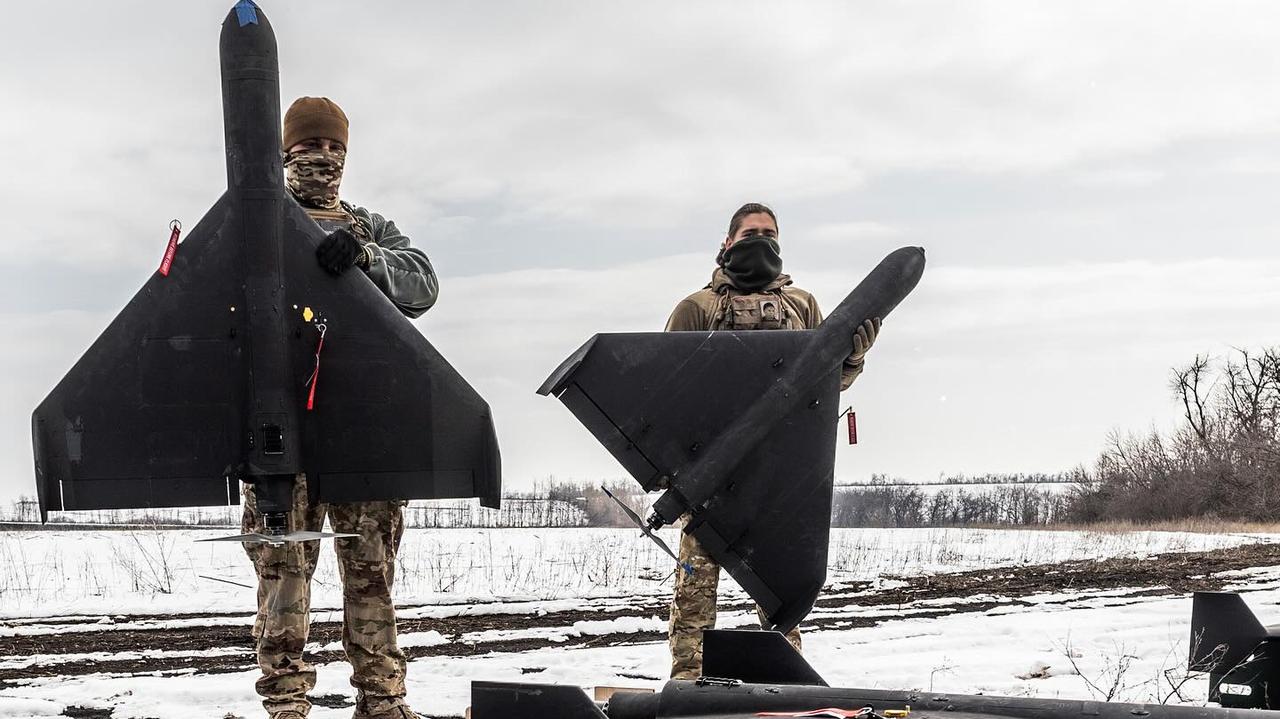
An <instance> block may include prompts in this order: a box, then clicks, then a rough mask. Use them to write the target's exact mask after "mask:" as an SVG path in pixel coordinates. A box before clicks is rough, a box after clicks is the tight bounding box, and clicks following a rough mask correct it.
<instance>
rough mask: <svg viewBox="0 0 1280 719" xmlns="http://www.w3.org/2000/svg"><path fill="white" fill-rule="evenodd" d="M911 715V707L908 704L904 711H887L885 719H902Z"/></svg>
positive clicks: (885, 711)
mask: <svg viewBox="0 0 1280 719" xmlns="http://www.w3.org/2000/svg"><path fill="white" fill-rule="evenodd" d="M910 714H911V705H910V704H908V705H907V706H906V708H904V709H885V710H884V716H885V719H901V718H902V717H905V716H908V715H910Z"/></svg>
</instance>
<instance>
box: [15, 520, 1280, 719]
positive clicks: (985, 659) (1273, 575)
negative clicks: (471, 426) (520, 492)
mask: <svg viewBox="0 0 1280 719" xmlns="http://www.w3.org/2000/svg"><path fill="white" fill-rule="evenodd" d="M168 534H171V535H172V536H171V537H158V538H152V537H150V536H148V535H147V534H142V535H138V536H136V537H129V536H128V535H127V534H123V533H115V532H85V533H56V534H55V533H14V534H8V535H0V600H3V604H2V605H0V606H2V607H3V609H2V610H0V611H2V612H3V614H4V616H6V617H7V619H5V620H3V621H0V635H6V636H12V635H15V634H19V633H21V634H28V635H30V634H52V633H56V632H60V631H67V629H66V627H67V626H68V625H67V624H66V622H67V621H68V620H69V619H70V618H71V617H82V618H83V617H87V618H91V619H92V621H94V622H97V621H100V620H103V619H104V618H105V621H103V623H101V624H90V625H84V624H76V625H75V626H74V629H75V630H76V631H85V630H86V629H88V628H92V629H94V630H98V631H104V632H111V631H114V630H118V629H125V628H154V627H170V628H173V627H182V626H199V625H209V624H227V625H234V624H244V625H248V624H249V623H250V622H252V611H253V591H252V590H250V589H242V588H239V587H235V586H233V585H227V584H222V583H218V582H208V581H204V580H200V579H199V578H198V575H199V574H209V575H215V574H216V575H217V576H220V577H223V578H229V579H233V580H235V581H243V582H245V583H252V572H251V570H250V568H249V566H248V560H247V558H245V557H244V556H243V554H239V551H240V550H239V548H238V547H230V548H228V547H227V546H226V545H222V544H217V543H215V544H192V543H191V539H193V538H195V537H202V536H210V535H213V534H216V533H213V532H200V531H190V532H186V531H183V532H173V533H168ZM1264 539H1265V540H1267V541H1274V540H1276V539H1278V538H1277V537H1264ZM1247 541H1256V539H1255V537H1252V536H1246V535H1193V534H1183V533H1167V532H1134V533H1125V534H1101V533H1091V532H1051V531H1033V530H1028V531H1016V530H1004V531H1001V530H957V529H948V530H837V531H835V532H833V540H832V551H831V564H832V568H833V571H832V574H831V580H832V591H833V593H839V592H843V593H845V594H851V593H853V591H852V589H851V588H850V587H849V586H848V583H849V582H852V581H855V580H870V579H875V578H876V577H877V575H878V574H880V573H883V574H886V575H894V576H911V575H915V574H924V573H933V572H945V571H959V570H964V569H971V568H976V567H983V566H1008V565H1017V564H1030V563H1043V562H1054V561H1062V560H1067V559H1080V558H1101V557H1110V556H1131V557H1142V556H1148V555H1150V554H1153V553H1158V552H1162V551H1170V550H1198V549H1209V548H1218V547H1229V546H1234V545H1237V544H1240V543H1242V542H1247ZM147 542H157V543H158V544H160V545H167V546H168V547H169V549H170V557H171V565H170V569H171V570H172V571H171V575H172V579H173V586H172V593H171V594H163V593H154V592H152V591H148V587H147V586H145V582H138V581H135V579H134V578H133V575H132V572H131V570H129V569H127V567H128V566H129V565H128V564H127V562H128V561H130V560H129V558H128V557H129V555H130V553H131V552H132V560H131V561H133V562H134V564H133V565H132V566H134V567H136V566H137V561H138V558H139V553H140V550H138V549H136V548H135V547H136V546H139V545H140V546H145V543H147ZM19 545H21V547H19ZM526 553H527V554H528V556H526ZM610 553H611V554H610ZM323 554H324V555H326V556H327V555H330V554H331V552H330V551H329V550H328V549H327V548H326V549H325V550H324V552H323ZM121 555H124V558H123V559H122V556H121ZM402 556H403V564H404V565H405V566H407V567H410V568H411V569H408V570H406V569H405V568H404V567H402V568H401V571H400V572H399V574H398V579H399V581H401V584H400V586H399V587H398V589H397V600H398V601H400V602H402V603H406V602H407V603H413V604H415V606H413V607H410V608H407V609H405V610H404V611H402V612H401V616H403V617H406V618H408V617H415V618H424V619H430V618H444V617H450V616H460V615H467V614H519V613H523V614H531V615H545V614H547V613H550V612H556V611H567V610H579V611H591V610H593V609H594V610H605V609H618V608H621V607H626V606H633V607H634V606H637V605H638V604H643V603H646V602H647V603H649V604H650V605H652V603H653V602H654V601H655V600H657V599H661V598H663V597H666V596H667V595H668V594H669V592H670V582H669V581H665V582H664V581H662V579H664V578H665V572H666V571H669V567H668V566H667V565H669V564H670V562H669V560H667V559H664V558H663V557H661V556H660V555H659V554H658V551H657V549H656V548H652V549H651V548H650V546H649V545H648V543H647V542H646V541H645V540H643V539H642V538H639V537H637V536H636V532H634V531H626V530H545V531H544V530H537V531H531V530H523V531H519V530H517V531H509V530H487V531H486V530H422V531H418V532H413V531H411V532H410V533H409V535H408V536H407V537H406V542H405V550H404V552H403V553H402ZM440 556H448V557H452V558H453V559H451V560H449V561H451V562H453V569H451V570H448V571H445V570H444V569H443V568H442V567H441V565H440V562H443V561H445V560H442V559H440ZM19 557H25V559H20V560H19V559H16V558H19ZM13 561H25V562H27V563H28V564H24V565H22V566H15V565H14V564H12V563H6V562H13ZM1014 571H1016V570H1014ZM1212 571H1213V568H1212V567H1206V568H1205V572H1206V573H1211V572H1212ZM539 572H541V579H539V574H538V573H539ZM1230 576H1231V579H1232V581H1233V582H1234V583H1235V584H1236V586H1237V588H1238V589H1240V590H1242V591H1245V592H1246V600H1247V601H1248V602H1249V604H1250V605H1251V606H1252V607H1254V609H1255V611H1256V612H1257V613H1258V614H1259V616H1260V617H1261V618H1262V620H1263V622H1264V623H1273V622H1274V621H1276V619H1277V617H1280V609H1277V608H1276V605H1277V604H1280V568H1264V569H1259V570H1257V571H1245V572H1233V573H1231V575H1230ZM442 577H449V581H448V582H444V583H447V584H451V585H452V587H453V588H452V590H451V591H448V592H442V591H439V587H440V586H441V584H442ZM317 579H319V580H320V582H318V583H317V585H316V603H315V604H316V606H317V608H318V609H317V612H316V614H315V619H316V620H317V621H325V620H329V621H338V620H339V619H340V618H341V612H340V611H337V607H338V599H339V596H338V594H337V582H336V574H335V568H334V567H333V564H332V560H331V559H328V560H326V563H325V564H323V565H322V569H321V570H320V571H318V573H317ZM722 579H723V583H722V588H723V591H724V592H725V594H727V595H731V596H737V597H742V596H744V595H742V593H741V591H740V590H738V589H737V588H736V587H735V586H734V585H733V583H732V581H731V580H729V579H728V578H727V577H723V578H722ZM540 583H541V584H540ZM895 583H896V582H895V580H892V579H889V580H885V581H881V582H879V584H880V585H881V586H885V587H888V586H893V585H894V584H895ZM841 587H843V589H841ZM152 589H153V588H152ZM1126 594H1127V593H1126V592H1125V591H1124V590H1117V589H1108V590H1082V591H1058V592H1044V593H1041V594H1038V595H1035V596H1031V597H1021V598H1020V602H1026V603H1028V604H1029V605H1030V606H1027V605H1025V604H1022V603H1016V604H1015V603H1009V602H1005V603H1003V604H1002V605H1001V606H998V607H996V608H995V609H992V610H989V611H985V612H973V611H961V608H962V607H963V606H964V605H966V604H968V605H972V604H973V603H975V602H979V601H992V600H1000V598H999V597H996V596H990V597H968V598H957V599H938V600H928V601H920V602H914V603H911V604H910V605H904V606H902V607H884V606H878V607H857V606H850V607H841V608H822V609H819V610H818V611H816V612H815V613H814V615H813V617H814V618H823V617H827V618H835V619H851V618H866V617H876V618H877V619H879V620H880V623H879V624H878V625H876V626H873V627H860V628H841V629H836V630H828V631H813V632H809V633H807V634H806V635H805V637H804V642H805V654H806V657H807V658H808V660H809V661H810V663H811V664H813V666H814V667H815V668H816V669H817V670H818V671H819V673H821V674H822V675H823V676H824V677H825V678H826V679H827V681H828V682H829V683H831V684H832V685H835V686H858V687H872V688H875V687H878V688H898V689H902V688H908V689H922V690H930V689H932V690H935V691H946V692H966V693H974V692H983V693H987V694H1006V695H1015V696H1021V695H1039V696H1061V697H1067V698H1101V697H1100V696H1098V693H1099V692H1100V691H1106V690H1107V689H1108V688H1109V687H1111V686H1112V685H1115V686H1117V687H1118V689H1117V698H1120V699H1126V700H1134V701H1160V700H1163V699H1164V698H1165V695H1166V694H1168V693H1169V684H1168V680H1167V678H1166V672H1169V673H1170V674H1169V675H1170V676H1175V677H1176V676H1178V674H1177V673H1178V672H1179V671H1180V668H1181V667H1182V666H1184V665H1185V658H1186V650H1187V646H1186V645H1187V640H1188V633H1189V620H1190V612H1191V608H1190V607H1191V603H1190V599H1189V598H1188V597H1185V596H1178V597H1133V596H1126ZM940 610H943V611H947V612H948V613H946V614H944V615H942V616H919V615H920V614H921V613H922V612H930V613H931V614H932V613H935V612H937V611H940ZM210 611H214V612H218V613H220V614H221V613H226V612H233V614H230V615H226V614H222V615H221V616H210V617H199V616H190V615H192V614H197V613H200V612H210ZM648 611H650V610H646V614H645V615H644V616H640V617H636V616H632V617H622V618H616V619H602V620H591V619H588V620H582V621H575V622H573V623H572V624H568V625H565V626H543V627H535V628H530V629H523V630H492V631H490V632H472V633H468V634H464V635H463V636H461V637H457V638H453V637H446V636H444V635H442V634H441V633H440V632H436V631H424V632H411V633H406V634H405V635H404V636H403V643H404V645H405V646H419V647H426V646H443V645H447V644H449V643H451V642H453V641H460V642H463V643H465V642H473V641H491V640H493V639H528V638H534V637H542V638H544V639H547V640H550V641H553V642H556V641H558V640H557V638H559V641H560V642H563V641H565V640H567V639H569V638H572V637H583V636H601V635H607V634H617V633H632V634H634V633H641V632H665V629H666V621H665V618H664V617H663V616H661V615H650V614H648V613H647V612H648ZM168 613H181V614H186V615H188V616H182V617H179V618H170V617H164V616H160V615H165V614H168ZM148 615H151V616H153V617H155V618H154V619H149V618H148ZM754 622H755V617H754V613H753V612H750V611H733V612H727V613H725V614H722V615H721V617H720V626H722V627H723V626H746V625H751V624H754ZM324 648H325V649H334V650H336V649H340V644H339V643H334V644H330V645H328V646H326V647H324ZM120 649H121V651H120V652H119V653H115V654H111V655H109V656H110V657H111V658H115V659H119V658H122V657H130V656H136V655H141V654H143V653H139V652H131V650H130V648H129V647H121V648H120ZM221 651H230V650H212V651H210V652H207V654H214V653H218V652H221ZM146 655H147V656H148V658H150V659H151V660H152V661H154V663H155V665H156V666H157V668H158V669H161V668H163V666H164V663H165V660H166V659H168V658H172V657H180V656H189V654H188V653H184V652H154V653H146ZM101 658H103V657H102V655H101V654H93V655H88V654H85V655H35V656H32V657H21V658H17V657H10V658H9V659H8V660H6V661H5V663H4V664H0V667H14V666H20V665H21V662H27V661H29V662H31V663H32V664H39V663H51V662H57V661H61V662H70V661H87V660H99V659H101ZM1126 663H1127V668H1125V669H1124V670H1123V672H1122V673H1121V676H1119V677H1118V678H1117V677H1116V674H1117V673H1118V670H1117V667H1119V666H1122V665H1125V664H1126ZM668 667H669V657H668V654H667V647H666V644H665V642H664V641H656V642H645V643H640V644H634V645H624V646H601V647H595V646H551V647H545V648H540V649H535V650H531V651H524V652H518V653H488V654H482V655H477V656H436V657H427V658H422V659H418V660H415V661H413V662H411V663H410V667H409V678H408V682H409V699H410V702H411V704H412V705H413V706H414V707H415V709H417V710H418V711H420V712H423V713H428V714H435V715H458V716H460V715H461V714H462V711H463V709H464V708H465V707H466V706H467V705H468V703H469V693H470V681H471V680H473V679H485V680H496V681H517V682H552V683H566V684H576V685H580V686H593V685H612V686H619V685H621V686H638V687H647V688H653V689H656V688H659V687H660V686H661V684H662V682H663V681H664V680H665V677H666V675H667V672H668ZM1077 672H1078V673H1077ZM349 673H350V668H349V666H348V665H346V664H345V663H344V662H335V663H330V664H324V665H321V666H320V667H319V668H318V677H319V684H318V686H317V688H316V690H315V693H316V694H341V695H346V696H350V695H351V692H352V690H351V688H350V685H349V684H348V681H347V680H348V678H349ZM256 675H257V671H256V670H252V671H244V672H234V673H225V674H198V675H191V674H185V675H184V674H178V675H165V676H146V675H143V676H138V675H131V676H111V675H105V674H90V675H85V676H71V677H57V678H35V679H29V680H23V681H22V682H21V683H18V684H15V685H11V686H8V687H5V688H4V689H0V717H35V716H56V715H58V714H60V713H61V712H62V711H63V709H64V708H65V707H67V706H69V705H79V706H85V707H114V709H115V713H114V714H113V719H130V718H132V717H160V718H162V719H168V718H169V717H186V716H190V709H191V707H192V706H199V707H201V710H202V712H203V714H204V715H208V716H215V717H221V716H224V715H227V714H230V715H232V716H244V717H251V716H259V715H260V714H261V708H260V705H259V704H258V698H257V697H256V695H255V694H254V692H253V682H254V679H255V678H256ZM1020 677H1025V678H1020ZM1182 692H1183V695H1184V696H1185V697H1186V698H1187V699H1188V700H1191V701H1199V700H1201V699H1203V697H1204V696H1205V692H1206V686H1205V681H1204V680H1203V679H1197V680H1193V681H1191V682H1189V683H1188V684H1187V685H1185V686H1184V687H1183V688H1182ZM1171 701H1172V702H1177V701H1178V699H1177V697H1173V698H1172V699H1171ZM350 714H351V710H350V709H349V708H344V709H330V708H325V707H320V706H317V707H315V708H314V709H313V710H312V714H311V716H312V717H315V718H316V719H329V718H337V717H342V718H343V719H345V718H346V717H349V716H350Z"/></svg>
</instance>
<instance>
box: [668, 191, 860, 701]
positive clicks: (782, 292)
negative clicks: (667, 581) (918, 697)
mask: <svg viewBox="0 0 1280 719" xmlns="http://www.w3.org/2000/svg"><path fill="white" fill-rule="evenodd" d="M780 252H781V249H780V246H779V245H778V219H777V217H776V216H775V215H774V214H773V210H770V209H769V208H768V207H766V206H764V205H760V204H756V203H749V204H746V205H743V206H742V207H741V208H740V209H739V210H738V211H737V212H735V213H734V214H733V218H732V219H731V220H730V221H729V234H728V236H727V237H725V239H724V243H723V244H722V245H721V247H720V254H719V256H718V257H717V258H716V264H717V265H718V266H717V267H716V270H715V272H713V273H712V275H711V283H710V284H708V285H707V286H706V287H704V288H703V289H701V290H699V291H697V292H695V293H693V294H691V295H689V296H688V297H686V298H685V299H684V300H682V301H681V302H680V304H678V305H676V308H675V311H673V312H672V313H671V318H670V319H669V320H667V328H666V329H667V331H668V332H672V331H702V332H705V331H707V330H734V331H743V330H803V329H813V328H814V327H817V326H818V323H820V322H822V311H821V310H819V309H818V302H817V300H815V299H814V298H813V295H811V294H809V293H808V292H805V291H804V290H802V289H800V288H798V287H795V286H794V285H792V284H791V277H790V276H788V275H784V274H782V258H781V257H780ZM879 331H880V320H879V319H878V318H877V319H873V320H867V321H866V322H865V323H864V324H863V326H861V327H859V328H858V331H857V334H856V335H855V336H854V338H853V353H852V354H850V355H849V357H848V358H846V359H845V361H844V366H843V367H842V369H841V382H840V389H842V390H844V389H848V388H849V385H851V384H853V380H854V379H855V378H857V377H858V375H860V374H861V373H862V368H863V365H864V360H865V358H866V354H867V350H868V349H870V348H871V345H872V343H873V342H875V339H876V334H877V333H878V332H879ZM680 561H681V562H682V563H686V562H687V563H688V564H689V565H691V566H692V567H693V572H692V573H688V574H686V573H685V572H683V571H681V572H676V586H675V596H674V597H673V598H672V601H671V623H670V631H669V637H670V642H671V678H672V679H696V678H697V677H698V676H699V675H701V673H702V632H703V631H705V630H707V629H714V628H715V625H716V588H717V585H718V584H719V582H720V566H719V565H718V564H716V561H715V560H714V559H712V558H711V556H710V555H708V554H707V553H706V551H705V550H704V549H703V548H702V545H701V544H699V543H698V540H697V539H695V538H694V537H693V535H692V534H687V533H682V534H681V535H680ZM756 611H757V613H758V614H759V616H760V621H761V625H762V626H763V625H764V622H765V616H764V612H763V611H762V610H761V609H760V607H758V606H757V607H756ZM787 641H789V642H791V644H792V646H794V647H795V648H796V651H799V650H800V631H799V629H793V630H791V631H790V632H789V633H788V634H787Z"/></svg>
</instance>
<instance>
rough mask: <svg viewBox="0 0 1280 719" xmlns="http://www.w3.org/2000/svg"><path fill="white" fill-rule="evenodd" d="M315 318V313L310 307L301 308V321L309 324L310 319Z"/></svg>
mask: <svg viewBox="0 0 1280 719" xmlns="http://www.w3.org/2000/svg"><path fill="white" fill-rule="evenodd" d="M315 316H316V313H314V312H312V311H311V308H310V307H303V308H302V319H303V321H305V322H310V321H311V318H312V317H315Z"/></svg>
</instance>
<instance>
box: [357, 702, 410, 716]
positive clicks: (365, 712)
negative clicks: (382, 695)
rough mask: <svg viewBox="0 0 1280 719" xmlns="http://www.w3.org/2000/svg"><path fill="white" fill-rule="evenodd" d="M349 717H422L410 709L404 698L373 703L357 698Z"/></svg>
mask: <svg viewBox="0 0 1280 719" xmlns="http://www.w3.org/2000/svg"><path fill="white" fill-rule="evenodd" d="M351 719H422V717H420V716H418V714H417V713H415V712H414V711H413V710H412V709H410V708H409V705H408V704H405V703H404V700H399V701H394V702H390V703H385V702H380V703H378V704H374V703H373V702H366V701H365V700H364V699H359V700H357V701H356V710H355V713H354V714H352V715H351Z"/></svg>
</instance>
